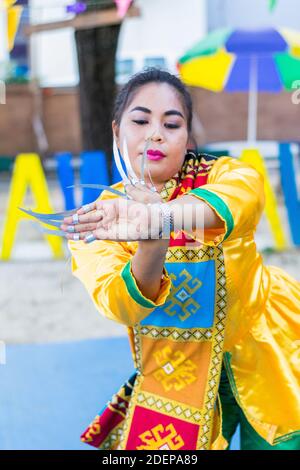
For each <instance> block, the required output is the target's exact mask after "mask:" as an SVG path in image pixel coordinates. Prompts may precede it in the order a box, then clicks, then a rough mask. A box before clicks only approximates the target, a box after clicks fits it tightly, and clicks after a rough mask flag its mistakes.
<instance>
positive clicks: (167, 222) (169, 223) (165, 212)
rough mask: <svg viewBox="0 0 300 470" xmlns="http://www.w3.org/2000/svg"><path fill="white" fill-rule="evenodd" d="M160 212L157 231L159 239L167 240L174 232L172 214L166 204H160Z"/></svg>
mask: <svg viewBox="0 0 300 470" xmlns="http://www.w3.org/2000/svg"><path fill="white" fill-rule="evenodd" d="M160 211H161V216H162V217H161V227H160V231H159V235H158V237H159V238H162V239H169V238H170V236H171V232H173V231H174V214H173V212H172V211H171V209H170V207H169V206H168V204H166V203H162V204H160Z"/></svg>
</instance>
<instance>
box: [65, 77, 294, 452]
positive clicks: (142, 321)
mask: <svg viewBox="0 0 300 470" xmlns="http://www.w3.org/2000/svg"><path fill="white" fill-rule="evenodd" d="M191 123H192V104H191V98H190V96H189V94H188V92H187V90H186V88H185V87H184V85H183V84H182V83H181V82H180V80H179V79H178V78H177V77H176V76H173V75H171V74H169V73H167V72H163V71H159V70H155V69H152V70H149V71H145V72H142V73H140V74H138V75H136V76H134V77H133V78H132V79H131V80H130V81H129V82H128V83H127V84H126V85H125V87H124V88H123V89H122V90H121V92H120V93H119V95H118V97H117V99H116V104H115V113H114V120H113V123H112V127H113V132H114V136H115V150H116V146H117V147H118V149H119V150H120V152H121V154H122V155H123V158H124V160H125V163H126V167H127V169H128V175H127V178H126V176H124V177H123V181H122V182H120V183H118V184H116V185H113V186H112V189H114V190H117V191H119V193H116V194H112V193H111V192H110V191H104V192H103V193H102V195H101V196H100V198H99V199H98V200H97V201H95V202H94V203H92V204H90V205H88V206H87V207H83V208H81V209H80V210H79V211H77V212H76V214H75V215H73V216H70V217H67V218H65V219H64V223H63V225H62V226H61V229H62V230H63V231H64V232H65V234H66V237H67V238H68V239H69V240H70V241H69V248H70V250H71V253H72V269H73V273H74V275H75V276H76V277H77V278H78V279H80V280H81V281H82V283H83V284H84V285H85V287H86V289H87V291H88V292H89V294H90V296H91V297H92V299H93V301H94V303H95V306H96V308H97V309H98V310H99V311H100V312H101V313H102V314H103V315H105V316H106V317H107V318H109V319H110V320H113V321H116V322H118V323H121V324H123V325H125V326H126V327H127V329H128V334H129V340H130V345H131V351H132V357H133V361H134V365H135V372H134V374H133V375H132V376H131V377H130V379H129V380H128V381H127V382H126V383H125V384H124V385H123V386H122V387H121V388H120V390H119V391H118V393H116V394H115V395H114V396H113V397H112V399H111V400H110V402H108V403H107V405H106V406H105V407H104V408H103V410H101V412H100V413H99V414H98V415H97V416H96V418H95V420H94V421H93V423H91V425H90V426H89V427H88V428H87V430H86V431H85V432H84V433H83V435H82V440H83V441H84V442H88V443H90V444H91V445H94V446H96V447H98V448H101V449H121V450H122V449H124V450H125V449H130V450H133V449H139V450H143V449H145V450H158V449H170V450H174V449H176V450H184V449H189V450H200V449H227V448H228V447H229V444H230V441H231V438H232V435H233V433H234V432H235V429H236V427H237V424H238V423H240V425H241V448H242V449H276V450H277V449H282V450H283V449H300V388H299V384H300V353H299V346H300V341H299V340H300V283H298V282H296V281H295V280H294V279H293V278H291V277H290V276H289V275H288V274H286V273H285V272H284V271H282V270H281V269H279V268H276V267H270V266H264V264H263V261H262V257H261V255H260V254H259V253H258V252H257V250H256V245H255V241H254V233H255V229H256V226H257V224H258V222H259V219H260V217H261V214H262V211H263V208H264V181H263V177H262V176H261V175H260V174H259V173H258V172H257V171H256V170H255V169H254V168H253V167H252V166H250V165H248V164H245V163H243V162H241V161H239V160H236V159H234V158H230V157H221V158H215V157H212V156H208V155H204V154H199V155H198V154H197V153H195V152H191V151H188V150H187V147H188V141H189V137H190V132H191ZM124 142H125V143H127V145H128V153H127V151H126V146H125V144H124ZM145 145H146V157H147V165H148V169H149V172H148V173H147V172H146V174H145V175H144V169H143V161H142V160H143V154H144V157H145V153H144V150H145ZM136 175H137V176H138V178H136V179H135V176H136ZM134 179H135V180H134ZM137 179H139V181H137ZM153 189H154V191H153ZM124 195H125V196H126V195H127V196H128V198H127V199H126V200H125V199H124V198H123V197H122V196H124ZM182 214H184V221H183V218H182ZM199 214H200V216H199ZM201 214H202V215H203V223H201V220H202V219H201ZM150 215H151V216H150ZM183 224H184V225H183ZM168 229H169V230H170V233H169V232H168ZM89 242H92V243H89Z"/></svg>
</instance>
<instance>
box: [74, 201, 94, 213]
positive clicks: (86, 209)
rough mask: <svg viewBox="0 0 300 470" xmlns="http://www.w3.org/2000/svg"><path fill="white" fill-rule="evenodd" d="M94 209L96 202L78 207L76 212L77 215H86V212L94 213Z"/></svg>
mask: <svg viewBox="0 0 300 470" xmlns="http://www.w3.org/2000/svg"><path fill="white" fill-rule="evenodd" d="M95 209H97V203H96V201H94V202H90V203H89V204H85V205H84V206H82V207H80V209H79V210H78V211H77V214H79V215H81V214H87V213H88V212H91V211H94V210H95Z"/></svg>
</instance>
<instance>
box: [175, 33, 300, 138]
mask: <svg viewBox="0 0 300 470" xmlns="http://www.w3.org/2000/svg"><path fill="white" fill-rule="evenodd" d="M178 69H179V73H180V75H181V78H182V80H183V81H184V82H185V83H186V84H187V85H189V86H199V87H202V88H207V89H209V90H213V91H215V92H219V91H223V90H225V91H228V92H234V91H244V92H249V108H248V141H249V142H255V141H256V134H257V93H258V92H272V93H279V92H281V91H283V90H288V91H289V90H292V89H293V84H294V82H295V81H296V80H297V79H299V77H300V32H298V31H294V30H290V29H285V28H282V29H274V28H266V29H259V30H244V29H236V30H232V29H221V30H216V31H213V32H212V33H210V34H208V35H207V36H206V37H205V38H204V39H203V40H201V41H200V42H198V43H197V44H196V45H195V46H193V47H192V48H191V49H190V50H188V51H187V52H186V54H185V55H184V56H183V57H181V58H180V59H179V62H178Z"/></svg>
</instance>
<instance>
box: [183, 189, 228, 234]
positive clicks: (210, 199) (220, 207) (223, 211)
mask: <svg viewBox="0 0 300 470" xmlns="http://www.w3.org/2000/svg"><path fill="white" fill-rule="evenodd" d="M186 194H195V196H197V197H199V198H200V199H204V200H205V201H206V202H207V203H208V204H209V205H210V206H212V207H213V208H214V209H215V210H216V212H217V213H218V214H219V215H220V216H221V219H223V220H224V221H225V223H226V234H225V237H224V240H226V239H227V238H228V237H229V235H230V234H231V232H232V230H233V228H234V221H233V217H232V214H231V212H230V209H229V207H228V206H227V204H226V203H225V202H224V201H223V199H221V198H220V196H218V195H217V194H215V193H213V192H211V191H209V190H208V189H204V188H195V189H192V190H191V191H189V192H188V193H186Z"/></svg>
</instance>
